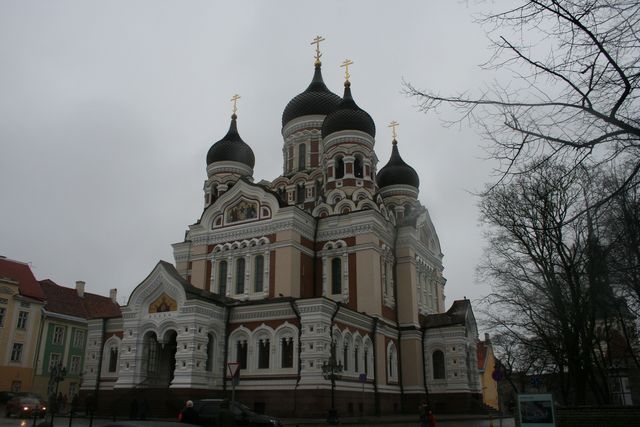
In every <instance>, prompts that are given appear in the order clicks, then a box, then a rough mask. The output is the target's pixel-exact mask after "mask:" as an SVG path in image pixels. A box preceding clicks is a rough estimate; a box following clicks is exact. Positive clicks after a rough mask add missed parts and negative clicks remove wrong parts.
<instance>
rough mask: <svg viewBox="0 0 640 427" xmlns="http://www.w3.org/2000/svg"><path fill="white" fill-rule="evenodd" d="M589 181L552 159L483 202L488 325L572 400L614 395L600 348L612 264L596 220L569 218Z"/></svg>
mask: <svg viewBox="0 0 640 427" xmlns="http://www.w3.org/2000/svg"><path fill="white" fill-rule="evenodd" d="M588 182H589V181H588V179H587V176H586V171H585V170H583V169H574V170H571V169H569V168H567V167H565V166H563V165H562V164H555V163H551V162H546V163H543V164H542V165H541V166H539V167H537V168H535V169H534V170H533V171H531V172H529V173H527V174H518V175H516V176H515V177H514V179H513V180H511V181H510V182H509V183H501V184H498V185H497V186H496V187H495V188H494V189H493V191H491V192H488V193H486V194H485V195H484V196H483V199H482V201H481V205H480V210H481V214H482V220H483V222H484V223H485V225H486V226H487V233H486V235H487V241H488V248H487V250H486V252H485V255H486V256H485V259H484V262H483V263H482V265H481V267H480V272H481V273H482V274H483V275H484V278H485V279H486V280H487V281H489V282H490V283H492V292H491V294H490V295H489V296H487V297H486V301H485V302H486V303H487V307H488V310H486V311H485V315H486V316H488V318H489V326H491V328H492V329H494V331H495V333H497V334H498V335H503V336H505V337H506V338H505V339H504V341H505V342H509V343H510V345H512V346H515V347H514V348H517V349H519V350H518V353H519V354H526V355H527V357H526V358H525V359H522V360H520V361H519V364H520V365H521V367H522V366H523V365H526V369H527V370H529V372H531V373H543V374H553V376H554V377H555V378H557V379H558V381H557V383H558V385H559V391H560V395H561V397H562V400H563V402H564V403H567V404H584V403H585V402H587V401H590V400H595V401H596V402H599V403H608V402H609V399H610V393H609V390H608V381H607V375H608V372H609V369H608V368H609V365H610V363H607V362H606V360H604V359H603V357H602V355H603V352H600V353H598V352H597V348H598V345H599V344H600V343H601V342H602V340H601V339H600V338H599V337H598V336H597V332H598V331H599V329H598V327H599V325H601V324H602V323H601V322H602V317H603V313H602V311H601V310H599V308H600V307H601V306H602V305H603V304H604V303H605V302H606V301H607V300H609V299H610V297H611V292H610V287H609V282H608V280H607V277H606V268H603V266H602V263H601V262H600V260H601V259H602V257H601V256H600V254H599V253H598V252H597V251H598V248H599V246H598V245H597V244H596V243H594V242H593V241H592V236H593V234H592V233H591V224H590V221H589V218H585V217H579V218H578V219H574V220H572V221H569V219H570V218H573V217H574V216H575V212H576V211H580V210H582V209H583V208H584V205H583V200H584V197H583V193H584V191H585V188H587V187H586V183H588ZM604 347H605V346H603V348H604ZM605 353H606V352H605Z"/></svg>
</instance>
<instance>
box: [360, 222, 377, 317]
mask: <svg viewBox="0 0 640 427" xmlns="http://www.w3.org/2000/svg"><path fill="white" fill-rule="evenodd" d="M377 241H378V239H377V238H376V236H374V235H373V234H367V235H362V236H357V237H356V244H357V245H358V246H361V245H362V246H372V245H377ZM380 268H381V267H380V255H379V253H378V251H376V250H375V249H373V248H370V249H369V248H366V249H362V250H360V251H358V252H357V253H356V269H355V271H356V274H357V277H358V281H357V285H356V288H357V294H358V308H357V309H358V311H363V312H366V313H367V314H370V315H382V314H383V313H382V309H381V307H382V294H381V289H382V284H381V283H380Z"/></svg>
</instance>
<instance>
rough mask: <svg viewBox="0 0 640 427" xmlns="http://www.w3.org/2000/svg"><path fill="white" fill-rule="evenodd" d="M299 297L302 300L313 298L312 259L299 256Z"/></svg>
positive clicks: (304, 255)
mask: <svg viewBox="0 0 640 427" xmlns="http://www.w3.org/2000/svg"><path fill="white" fill-rule="evenodd" d="M300 267H301V268H300V296H301V297H302V298H312V297H314V296H315V295H314V289H313V257H311V256H309V255H307V254H300Z"/></svg>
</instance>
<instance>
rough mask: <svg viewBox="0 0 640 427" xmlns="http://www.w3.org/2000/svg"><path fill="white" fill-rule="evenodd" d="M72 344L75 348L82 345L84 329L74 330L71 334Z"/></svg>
mask: <svg viewBox="0 0 640 427" xmlns="http://www.w3.org/2000/svg"><path fill="white" fill-rule="evenodd" d="M73 346H74V347H75V348H83V347H84V331H81V330H76V331H75V333H74V335H73Z"/></svg>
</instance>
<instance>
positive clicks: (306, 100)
mask: <svg viewBox="0 0 640 427" xmlns="http://www.w3.org/2000/svg"><path fill="white" fill-rule="evenodd" d="M320 67H321V66H320V63H316V67H315V71H314V73H313V79H312V80H311V84H309V87H307V89H306V90H305V91H304V92H302V93H301V94H299V95H296V96H295V97H294V98H293V99H292V100H291V101H289V103H288V104H287V106H286V107H285V108H284V112H283V113H282V126H283V127H284V125H286V124H287V123H289V122H290V121H291V120H293V119H295V118H297V117H302V116H310V115H314V114H322V115H327V114H329V113H330V112H331V111H332V110H334V109H335V108H336V107H337V106H338V104H339V103H340V97H339V96H338V95H336V94H335V93H333V92H331V91H330V90H329V88H327V86H326V85H325V84H324V80H322V71H321V70H320Z"/></svg>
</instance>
